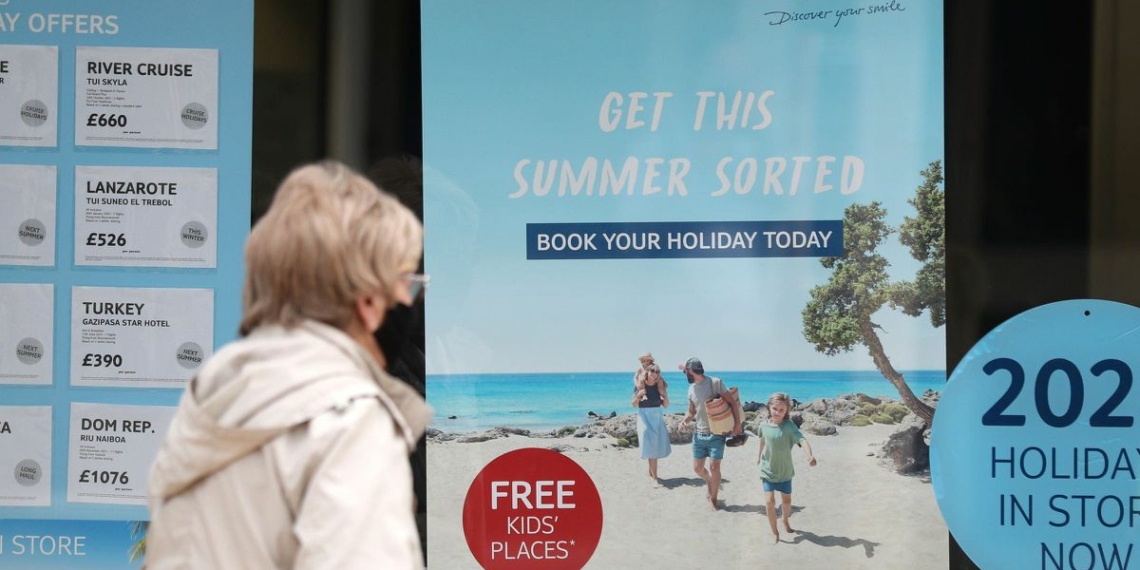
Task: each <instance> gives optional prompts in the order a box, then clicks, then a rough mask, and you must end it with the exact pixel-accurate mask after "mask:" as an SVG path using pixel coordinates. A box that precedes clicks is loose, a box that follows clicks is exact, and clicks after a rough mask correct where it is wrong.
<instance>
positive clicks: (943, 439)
mask: <svg viewBox="0 0 1140 570" xmlns="http://www.w3.org/2000/svg"><path fill="white" fill-rule="evenodd" d="M1137 369H1140V309H1138V308H1136V307H1133V306H1131V305H1125V304H1122V303H1116V302H1112V301H1102V300H1073V301H1063V302H1059V303H1052V304H1049V305H1044V306H1041V307H1037V308H1035V309H1031V310H1029V311H1026V312H1024V313H1022V314H1020V315H1018V316H1016V317H1014V318H1012V319H1010V320H1008V321H1006V322H1005V323H1003V324H1001V325H1000V326H998V327H997V328H995V329H994V330H993V331H991V332H990V333H989V334H987V335H986V336H985V337H984V338H983V339H982V340H981V341H979V342H978V343H977V344H976V345H975V346H974V347H973V349H971V350H970V352H969V353H968V354H967V355H966V357H965V358H963V359H962V362H961V363H960V364H959V365H958V367H957V368H955V370H954V372H953V374H952V375H951V376H950V380H949V381H948V382H947V385H946V387H945V389H944V390H943V391H942V395H941V398H940V400H939V403H938V411H937V413H936V414H935V416H934V425H933V428H932V432H931V453H930V469H931V478H932V480H933V485H934V492H935V496H936V498H937V501H938V506H939V509H941V511H942V516H943V518H944V519H945V520H946V524H947V526H948V527H949V528H950V532H951V533H952V534H953V535H954V538H955V539H956V540H957V541H958V543H959V544H960V545H961V546H962V549H963V550H964V551H965V552H966V554H967V555H969V557H970V558H971V559H972V560H973V561H974V562H975V563H976V564H977V565H978V566H979V567H981V568H983V569H985V570H1000V569H1006V568H1041V569H1043V570H1054V569H1066V570H1068V569H1075V568H1079V569H1085V568H1118V569H1125V568H1130V567H1131V565H1133V564H1137V563H1140V546H1138V545H1137V541H1136V537H1137V533H1138V532H1140V483H1138V481H1140V479H1138V477H1140V428H1138V426H1137V422H1136V416H1137V415H1140V389H1137V387H1136V385H1135V383H1134V377H1135V371H1136V370H1137Z"/></svg>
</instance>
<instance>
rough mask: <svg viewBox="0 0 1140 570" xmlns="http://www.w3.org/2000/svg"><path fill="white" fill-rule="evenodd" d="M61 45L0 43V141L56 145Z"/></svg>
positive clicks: (15, 143) (17, 143)
mask: <svg viewBox="0 0 1140 570" xmlns="http://www.w3.org/2000/svg"><path fill="white" fill-rule="evenodd" d="M58 92H59V48H57V47H55V46H13V45H0V144H2V145H10V146H56V140H57V136H58V131H59V127H58V125H59V112H58V111H59V96H58Z"/></svg>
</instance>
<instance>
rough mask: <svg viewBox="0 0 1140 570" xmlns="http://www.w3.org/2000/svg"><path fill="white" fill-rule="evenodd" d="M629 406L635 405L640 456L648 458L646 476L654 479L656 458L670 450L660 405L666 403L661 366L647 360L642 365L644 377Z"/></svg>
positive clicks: (655, 477) (661, 456) (655, 479)
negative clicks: (647, 364)
mask: <svg viewBox="0 0 1140 570" xmlns="http://www.w3.org/2000/svg"><path fill="white" fill-rule="evenodd" d="M632 403H633V406H634V407H635V408H637V442H638V445H639V446H640V447H641V458H642V459H648V460H649V477H650V478H652V479H653V481H654V482H657V460H658V459H661V458H663V457H669V454H670V453H671V452H672V451H673V448H672V446H671V445H670V444H669V430H668V429H667V428H666V427H665V416H664V414H663V413H662V408H665V407H668V406H669V394H668V392H666V386H665V379H664V378H662V377H661V368H660V367H658V366H657V365H656V364H650V365H649V366H647V367H646V369H645V380H644V381H643V382H642V385H641V387H640V388H635V389H634V392H633V402H632Z"/></svg>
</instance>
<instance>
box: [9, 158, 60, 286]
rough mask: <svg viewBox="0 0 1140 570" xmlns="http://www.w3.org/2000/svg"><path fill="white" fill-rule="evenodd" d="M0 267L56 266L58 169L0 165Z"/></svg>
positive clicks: (43, 166)
mask: <svg viewBox="0 0 1140 570" xmlns="http://www.w3.org/2000/svg"><path fill="white" fill-rule="evenodd" d="M0 200H3V202H4V208H3V209H0V265H28V266H40V267H45V266H46V267H50V266H52V265H55V233H56V223H55V210H56V168H55V167H54V166H50V165H25V164H2V165H0Z"/></svg>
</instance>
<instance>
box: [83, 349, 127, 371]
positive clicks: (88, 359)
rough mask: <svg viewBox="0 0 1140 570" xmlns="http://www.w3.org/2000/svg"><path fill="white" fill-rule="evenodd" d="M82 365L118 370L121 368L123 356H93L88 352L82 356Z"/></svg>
mask: <svg viewBox="0 0 1140 570" xmlns="http://www.w3.org/2000/svg"><path fill="white" fill-rule="evenodd" d="M82 365H83V366H94V367H102V368H120V367H122V366H123V355H121V354H97V353H95V354H93V353H90V352H89V353H87V354H84V355H83V364H82Z"/></svg>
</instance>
